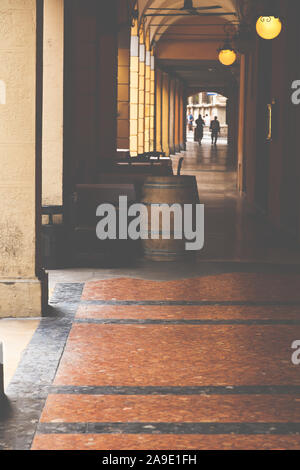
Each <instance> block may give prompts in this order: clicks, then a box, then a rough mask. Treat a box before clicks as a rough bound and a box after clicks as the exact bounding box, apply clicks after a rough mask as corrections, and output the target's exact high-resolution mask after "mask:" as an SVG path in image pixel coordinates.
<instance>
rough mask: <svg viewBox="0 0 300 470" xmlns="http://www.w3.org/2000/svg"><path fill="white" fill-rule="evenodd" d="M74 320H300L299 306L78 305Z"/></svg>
mask: <svg viewBox="0 0 300 470" xmlns="http://www.w3.org/2000/svg"><path fill="white" fill-rule="evenodd" d="M76 318H93V319H166V320H179V319H186V320H193V319H198V320H201V319H206V320H207V319H210V320H218V319H219V320H220V319H224V320H248V319H259V320H265V319H271V320H277V319H278V320H290V319H300V306H298V305H297V306H280V305H279V306H265V305H264V306H253V305H246V306H244V305H230V306H219V305H217V306H214V305H205V306H200V305H199V306H198V305H197V306H193V305H180V306H173V305H172V306H171V305H163V306H162V305H80V306H79V308H78V310H77V313H76Z"/></svg>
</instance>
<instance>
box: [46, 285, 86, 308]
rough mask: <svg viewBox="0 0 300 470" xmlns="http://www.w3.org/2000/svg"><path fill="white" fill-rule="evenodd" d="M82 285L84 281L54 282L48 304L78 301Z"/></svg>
mask: <svg viewBox="0 0 300 470" xmlns="http://www.w3.org/2000/svg"><path fill="white" fill-rule="evenodd" d="M83 287H84V283H81V282H69V283H63V282H62V283H58V284H56V286H55V290H54V293H53V295H52V297H51V299H50V304H61V303H68V304H73V303H78V302H80V299H81V294H82V291H83Z"/></svg>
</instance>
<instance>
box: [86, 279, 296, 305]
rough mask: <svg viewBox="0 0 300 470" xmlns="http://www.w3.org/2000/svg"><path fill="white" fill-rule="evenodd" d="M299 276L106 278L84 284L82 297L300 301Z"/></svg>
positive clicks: (97, 298) (88, 298)
mask: <svg viewBox="0 0 300 470" xmlns="http://www.w3.org/2000/svg"><path fill="white" fill-rule="evenodd" d="M299 285H300V275H297V274H281V275H279V274H266V273H226V274H219V275H215V276H203V277H200V278H195V279H182V280H180V281H160V282H156V281H145V280H141V279H128V278H122V279H108V280H102V281H92V282H87V283H86V284H85V287H84V290H83V294H82V299H83V300H171V301H176V300H177V301H180V300H182V301H199V300H202V301H203V300H218V301H221V300H243V301H247V300H255V301H259V300H260V301H262V300H265V301H271V300H273V301H274V300H280V301H292V300H297V301H299V300H300V289H299Z"/></svg>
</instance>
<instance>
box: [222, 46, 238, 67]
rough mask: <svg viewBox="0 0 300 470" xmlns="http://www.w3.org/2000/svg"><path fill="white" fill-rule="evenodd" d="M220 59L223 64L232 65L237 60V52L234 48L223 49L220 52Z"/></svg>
mask: <svg viewBox="0 0 300 470" xmlns="http://www.w3.org/2000/svg"><path fill="white" fill-rule="evenodd" d="M219 61H220V62H221V64H223V65H232V64H233V63H234V62H235V61H236V53H235V52H234V50H233V49H221V50H220V52H219Z"/></svg>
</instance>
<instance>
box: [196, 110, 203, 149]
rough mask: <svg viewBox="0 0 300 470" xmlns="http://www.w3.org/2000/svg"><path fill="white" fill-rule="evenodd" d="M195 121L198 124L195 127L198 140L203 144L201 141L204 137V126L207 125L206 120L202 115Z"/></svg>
mask: <svg viewBox="0 0 300 470" xmlns="http://www.w3.org/2000/svg"><path fill="white" fill-rule="evenodd" d="M195 122H196V125H197V127H196V129H195V139H196V140H197V142H199V145H201V141H202V139H203V127H204V126H205V122H204V120H203V119H202V117H201V116H199V117H198V119H196V121H195Z"/></svg>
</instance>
